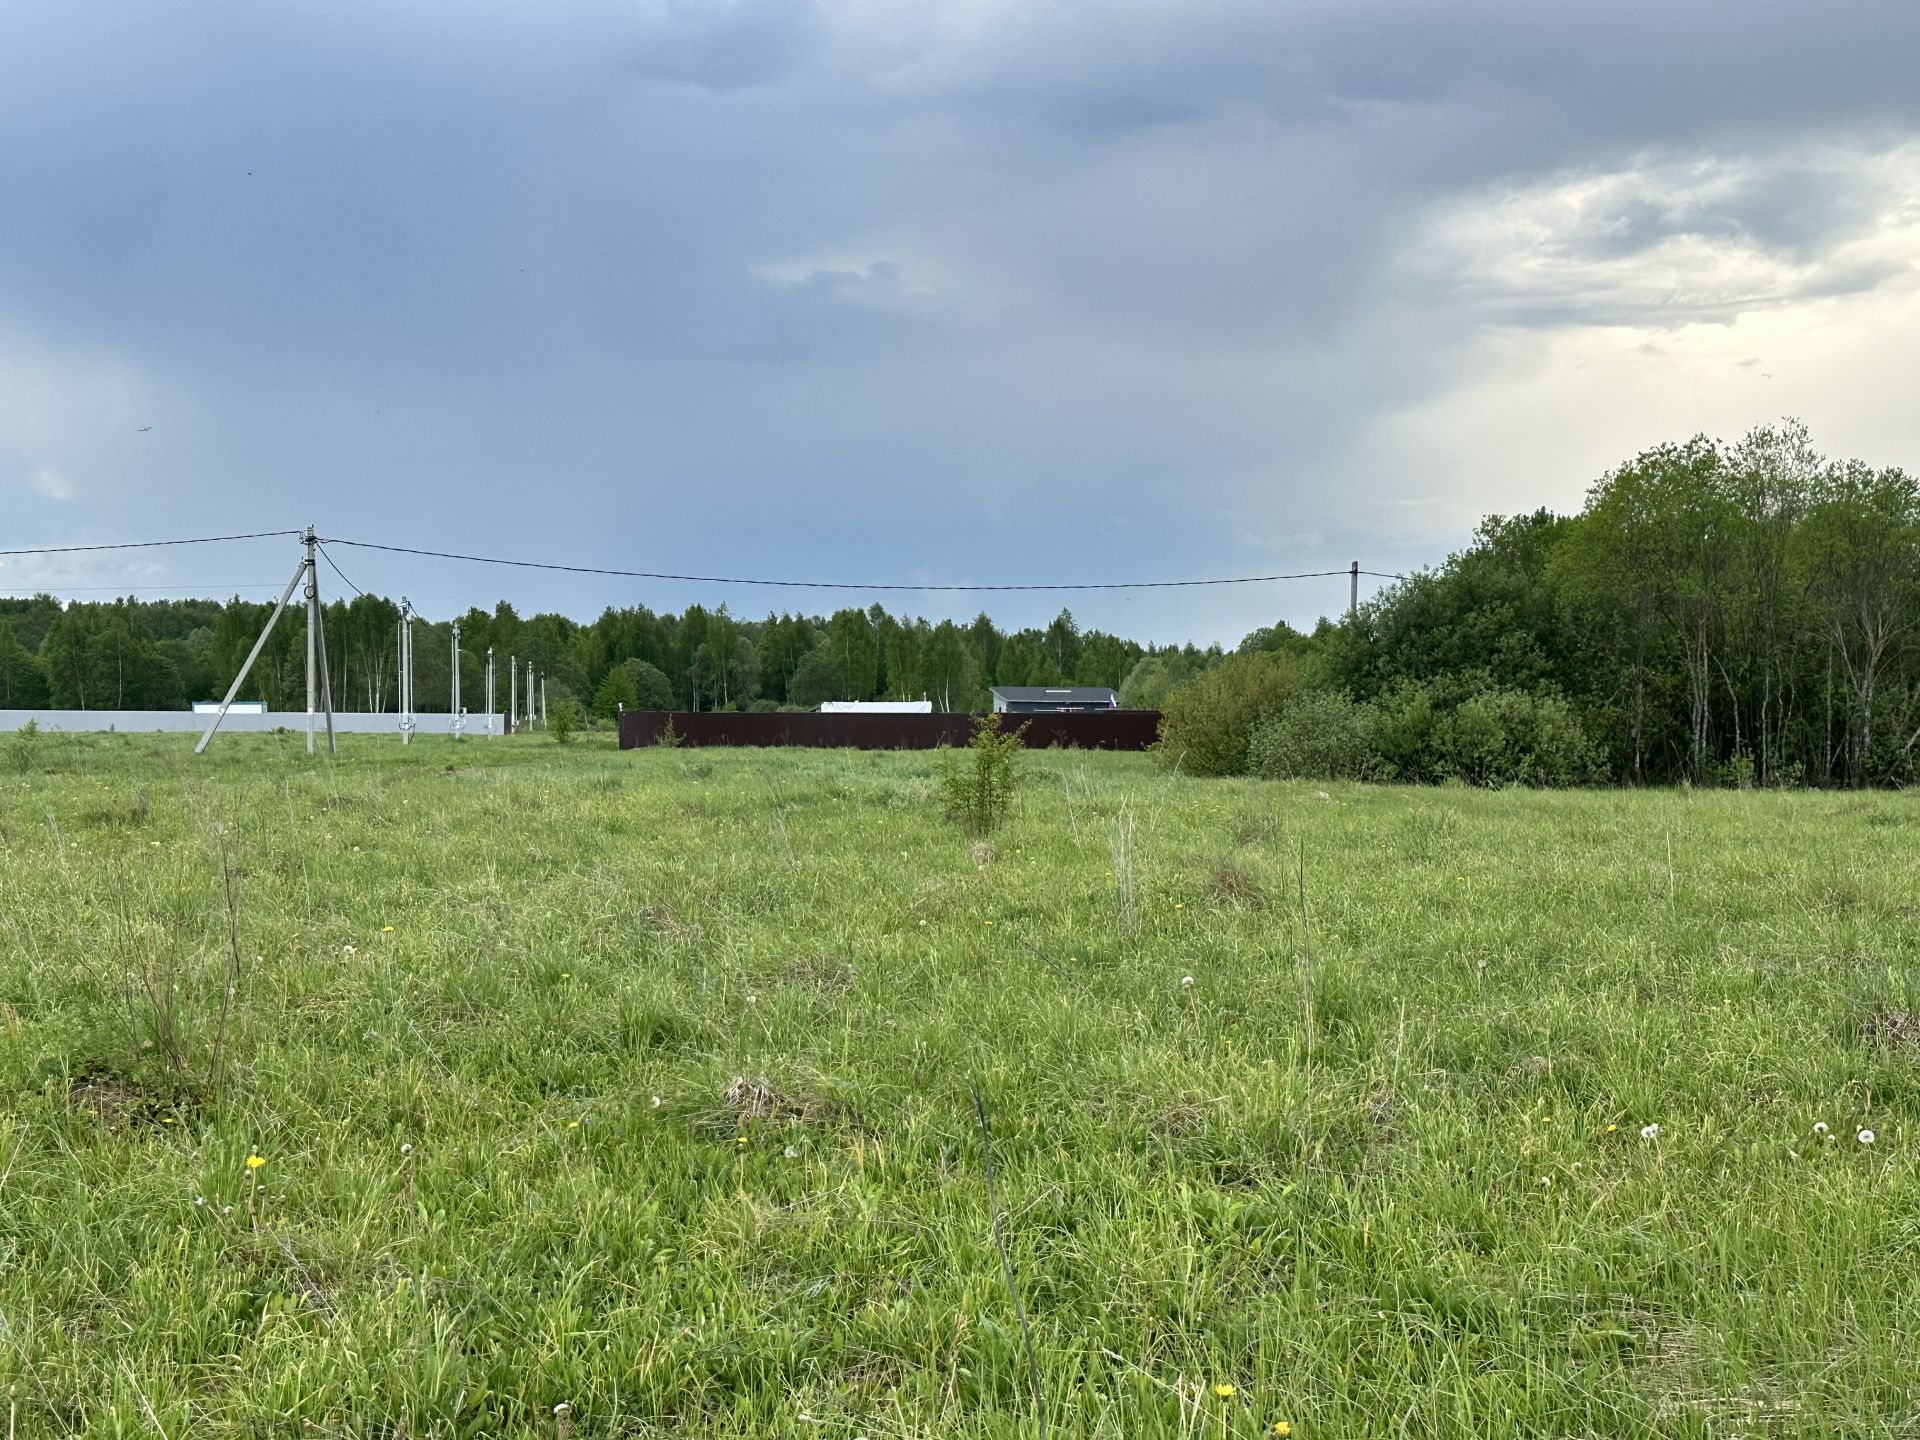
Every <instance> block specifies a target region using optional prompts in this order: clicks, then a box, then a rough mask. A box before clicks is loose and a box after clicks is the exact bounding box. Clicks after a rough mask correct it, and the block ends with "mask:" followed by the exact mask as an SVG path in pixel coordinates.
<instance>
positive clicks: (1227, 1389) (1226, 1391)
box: [1213, 1380, 1234, 1400]
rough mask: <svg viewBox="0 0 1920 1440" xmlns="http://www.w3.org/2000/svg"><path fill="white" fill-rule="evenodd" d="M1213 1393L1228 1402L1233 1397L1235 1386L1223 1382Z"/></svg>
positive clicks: (1215, 1387) (1214, 1388)
mask: <svg viewBox="0 0 1920 1440" xmlns="http://www.w3.org/2000/svg"><path fill="white" fill-rule="evenodd" d="M1213 1393H1214V1394H1216V1395H1218V1396H1219V1397H1220V1398H1221V1399H1222V1400H1226V1399H1228V1398H1230V1397H1231V1396H1232V1395H1233V1393H1234V1389H1233V1386H1231V1385H1229V1384H1227V1383H1226V1382H1225V1381H1224V1380H1223V1381H1221V1382H1220V1383H1219V1384H1218V1385H1216V1386H1214V1387H1213Z"/></svg>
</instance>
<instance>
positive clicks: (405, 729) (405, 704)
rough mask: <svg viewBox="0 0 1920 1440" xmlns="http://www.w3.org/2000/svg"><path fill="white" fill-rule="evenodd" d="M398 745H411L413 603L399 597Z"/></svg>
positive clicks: (404, 597)
mask: <svg viewBox="0 0 1920 1440" xmlns="http://www.w3.org/2000/svg"><path fill="white" fill-rule="evenodd" d="M400 743H401V744H402V745H411V744H412V743H413V603H412V602H411V601H410V600H408V599H407V597H406V596H404V595H402V596H401V597H400Z"/></svg>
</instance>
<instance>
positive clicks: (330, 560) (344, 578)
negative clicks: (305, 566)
mask: <svg viewBox="0 0 1920 1440" xmlns="http://www.w3.org/2000/svg"><path fill="white" fill-rule="evenodd" d="M314 548H315V549H316V550H318V551H319V552H320V558H321V559H322V560H324V561H326V562H327V565H328V567H329V568H330V569H331V570H332V571H333V573H334V574H336V575H338V576H339V577H340V583H341V584H343V585H345V586H346V587H347V588H348V589H349V590H351V591H353V593H354V594H356V595H365V594H366V593H367V592H366V591H364V590H362V589H361V588H360V587H359V586H358V585H356V584H354V583H353V581H351V580H349V579H347V572H346V571H344V570H342V569H341V568H340V567H339V566H338V565H337V564H335V563H334V559H333V556H331V555H329V554H328V553H327V547H326V546H324V545H321V544H318V543H316V544H315V545H314Z"/></svg>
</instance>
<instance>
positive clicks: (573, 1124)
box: [567, 1120, 580, 1130]
mask: <svg viewBox="0 0 1920 1440" xmlns="http://www.w3.org/2000/svg"><path fill="white" fill-rule="evenodd" d="M579 1128H580V1122H579V1121H578V1120H569V1121H567V1129H569V1130H578V1129H579Z"/></svg>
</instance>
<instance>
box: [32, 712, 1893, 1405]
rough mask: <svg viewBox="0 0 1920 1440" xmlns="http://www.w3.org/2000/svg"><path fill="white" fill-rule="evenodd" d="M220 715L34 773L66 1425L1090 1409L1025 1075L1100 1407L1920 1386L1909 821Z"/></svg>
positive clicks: (42, 1377)
mask: <svg viewBox="0 0 1920 1440" xmlns="http://www.w3.org/2000/svg"><path fill="white" fill-rule="evenodd" d="M189 743H190V742H189V741H188V740H186V739H183V738H181V737H145V736H108V737H98V738H91V739H79V738H74V737H64V736H44V737H41V738H40V741H39V743H38V744H36V746H35V747H34V749H35V753H34V755H33V757H32V761H31V764H30V766H29V768H27V769H26V770H24V771H16V770H15V769H14V768H13V767H11V766H8V765H6V764H5V763H4V760H5V757H4V756H0V1021H3V1022H4V1029H3V1030H0V1077H3V1078H4V1085H5V1094H6V1099H5V1102H4V1109H5V1113H4V1117H3V1118H0V1378H4V1382H5V1384H6V1386H7V1394H8V1397H9V1398H8V1400H7V1404H8V1407H9V1409H8V1415H7V1419H6V1423H7V1425H8V1427H9V1428H8V1430H7V1434H8V1435H9V1436H14V1435H19V1436H37V1435H50V1434H69V1433H77V1434H85V1435H100V1436H121V1435H124V1436H136V1435H138V1436H147V1435H165V1436H169V1437H176V1440H178V1437H188V1436H194V1437H198V1436H214V1437H227V1436H248V1437H253V1436H289V1437H291V1436H329V1435H338V1436H375V1435H378V1436H396V1437H397V1436H406V1437H425V1436H561V1435H567V1434H570V1435H571V1436H572V1437H576V1440H579V1437H587V1436H616V1435H617V1436H630V1435H652V1434H689V1435H712V1436H769V1435H806V1436H820V1437H846V1440H853V1437H856V1436H868V1437H876V1440H877V1437H881V1436H920V1435H942V1436H945V1435H954V1436H1032V1435H1036V1434H1037V1433H1039V1432H1038V1426H1037V1415H1036V1401H1035V1397H1034V1395H1033V1393H1032V1386H1031V1384H1030V1381H1029V1376H1028V1369H1027V1359H1026V1355H1025V1353H1024V1349H1023V1343H1022V1336H1021V1327H1020V1322H1019V1319H1018V1316H1017V1312H1016V1309H1015V1306H1014V1303H1013V1298H1012V1296H1011V1295H1010V1293H1009V1290H1008V1286H1007V1282H1006V1278H1005V1275H1004V1274H1003V1269H1002V1266H1001V1263H1000V1260H999V1257H998V1255H997V1254H996V1252H995V1248H994V1231H995V1225H994V1218H995V1215H994V1207H993V1206H991V1205H990V1203H989V1198H988V1186H987V1172H986V1161H987V1160H988V1158H989V1156H988V1154H987V1152H986V1149H985V1142H984V1141H983V1135H982V1132H981V1128H980V1125H979V1123H978V1121H977V1119H976V1116H975V1112H974V1107H973V1099H972V1093H973V1090H974V1088H975V1087H977V1089H978V1093H979V1096H980V1099H981V1101H982V1105H983V1108H984V1111H985V1113H986V1116H987V1119H988V1124H989V1126H990V1128H991V1159H992V1161H993V1164H994V1167H995V1180H996V1182H997V1192H996V1193H997V1199H998V1202H999V1203H998V1212H999V1217H1000V1220H1001V1228H1002V1230H1003V1233H1004V1236H1005V1244H1006V1250H1007V1260H1008V1264H1009V1266H1010V1268H1011V1271H1012V1273H1013V1277H1014V1280H1015V1283H1016V1285H1017V1287H1018V1290H1019V1295H1020V1298H1021V1300H1022V1301H1023V1302H1024V1306H1025V1310H1026V1313H1027V1315H1028V1316H1029V1317H1030V1318H1031V1322H1032V1331H1033V1344H1034V1352H1035V1359H1036V1361H1037V1371H1038V1378H1039V1383H1040V1388H1041V1390H1042V1392H1043V1394H1044V1402H1045V1406H1046V1413H1047V1417H1048V1421H1049V1433H1051V1434H1052V1435H1056V1436H1061V1437H1068V1436H1114V1437H1119V1436H1127V1437H1158V1436H1167V1437H1173V1436H1180V1437H1188V1436H1191V1437H1202V1440H1203V1437H1211V1436H1238V1437H1252V1436H1256V1435H1262V1434H1273V1433H1275V1427H1276V1426H1280V1427H1282V1432H1281V1433H1286V1432H1289V1431H1290V1433H1291V1434H1292V1435H1295V1436H1300V1437H1304V1440H1312V1437H1319V1436H1360V1435H1408V1436H1469V1435H1471V1436H1539V1435H1568V1436H1585V1435H1647V1436H1652V1435H1659V1436H1734V1435H1761V1434H1781V1435H1816V1434H1817V1435H1857V1436H1867V1435H1885V1434H1894V1433H1914V1431H1915V1428H1916V1427H1917V1426H1920V1341H1917V1340H1916V1325H1917V1324H1920V1264H1916V1260H1917V1259H1920V1187H1917V1186H1916V1183H1915V1165H1914V1154H1915V1142H1916V1137H1917V1136H1920V1131H1916V1121H1920V1094H1917V1093H1916V1085H1915V1081H1916V1049H1915V1047H1916V1046H1917V1045H1920V1023H1917V1022H1916V1021H1915V1020H1914V1018H1913V1016H1914V1012H1915V1011H1917V1010H1920V957H1917V956H1916V948H1917V946H1916V929H1915V906H1916V905H1920V883H1917V882H1920V852H1917V851H1916V844H1915V842H1916V839H1920V811H1916V808H1915V802H1914V801H1913V800H1912V799H1909V798H1908V797H1906V796H1903V795H1896V794H1818V793H1814V794H1771V793H1769V794H1761V793H1740V792H1721V793H1684V792H1642V793H1617V792H1612V793H1607V792H1592V793H1572V794H1568V793H1560V794H1545V793H1531V792H1522V791H1504V792H1474V791H1468V790H1464V789H1390V788H1362V787H1350V786H1327V787H1321V786H1315V785H1311V784H1304V785H1279V784H1263V783H1258V782H1230V781H1196V780H1192V779H1185V778H1179V777H1170V776H1168V775H1166V774H1163V773H1161V772H1159V771H1157V770H1156V769H1154V768H1153V767H1152V766H1151V764H1150V763H1149V762H1148V761H1146V760H1145V759H1143V758H1140V757H1128V756H1111V755H1099V754H1082V753H1071V752H1051V753H1047V754H1043V755H1036V756H1034V757H1032V760H1031V775H1030V778H1029V781H1028V783H1027V785H1026V787H1025V788H1024V789H1023V791H1022V792H1021V794H1020V797H1019V799H1018V801H1017V803H1016V806H1015V810H1014V814H1013V817H1012V819H1011V820H1010V821H1009V823H1008V824H1006V825H1005V826H1004V827H1003V828H1002V829H1001V830H1000V831H999V832H998V833H997V834H996V835H995V836H994V837H993V839H992V841H991V842H990V843H988V844H979V845H976V843H975V842H974V841H973V840H972V838H971V837H970V836H968V835H967V834H966V833H965V832H963V831H962V830H961V829H959V828H958V827H957V826H955V825H953V824H951V823H949V822H948V821H946V820H944V819H943V818H942V816H941V815H940V813H939V802H938V799H937V796H938V790H939V783H938V767H937V764H936V761H935V758H934V757H933V756H930V755H925V754H918V755H916V754H857V753H841V752H801V751H759V752H752V751H743V752H726V751H694V750H686V749H680V750H651V751H641V752H634V753H629V754H620V753H618V752H616V751H613V750H611V749H610V748H607V747H606V746H605V745H604V744H596V743H576V744H575V745H572V746H569V747H557V746H554V745H553V744H551V743H550V742H549V741H547V740H545V739H544V738H541V737H516V738H513V739H509V740H495V741H491V742H489V741H485V740H479V739H470V740H468V741H466V742H464V743H463V744H460V745H459V746H457V747H456V746H455V745H454V744H453V743H452V742H451V741H449V740H446V739H444V738H433V739H428V738H423V739H422V740H420V741H419V742H418V743H416V744H415V745H413V746H412V747H411V748H409V749H407V750H404V751H403V750H402V749H401V748H400V747H399V746H398V745H397V743H395V742H392V741H384V740H374V739H367V738H361V737H347V739H346V740H345V742H344V753H343V755H342V756H341V758H340V759H339V760H338V761H337V762H332V763H329V762H327V761H326V760H324V759H322V760H319V761H309V760H308V759H307V757H306V756H305V754H304V750H303V746H302V743H301V741H300V740H299V739H296V738H295V737H288V736H280V737H275V736H259V737H252V736H248V737H233V738H231V739H223V740H221V741H220V742H219V743H218V746H217V748H216V749H215V750H214V751H212V752H210V753H209V754H208V755H207V756H205V757H202V758H200V759H197V760H196V759H194V758H193V757H192V756H191V755H190V754H189ZM1302 857H1304V869H1303V872H1302ZM1303 877H1304V887H1303V886H1302V883H1301V882H1302V878H1303ZM229 885H231V889H232V894H233V902H234V915H235V916H236V917H237V918H236V919H235V920H234V921H233V924H232V928H231V932H230V928H229V910H228V900H227V892H228V887H229ZM1303 888H1304V897H1305V914H1306V917H1307V924H1308V927H1309V933H1310V940H1311V961H1310V964H1309V963H1308V962H1307V960H1306V947H1304V946H1303V944H1302V923H1301V917H1302V901H1301V891H1302V889H1303ZM229 977H230V978H231V980H232V1002H231V1006H230V1009H229V1011H228V1019H227V1020H226V1022H225V1023H224V1026H223V1024H222V1021H221V1014H222V1009H223V1005H222V998H223V991H224V990H225V988H226V985H227V980H228V978H229ZM1186 977H1191V984H1187V983H1185V982H1186ZM216 1047H218V1048H219V1049H220V1051H221V1053H220V1055H219V1057H218V1059H216V1057H215V1050H216ZM1816 1122H1819V1123H1822V1124H1824V1125H1826V1126H1827V1127H1829V1128H1828V1133H1827V1135H1826V1136H1825V1137H1822V1136H1819V1135H1817V1134H1816V1133H1815V1130H1814V1126H1815V1124H1816ZM1648 1126H1657V1127H1658V1130H1657V1133H1653V1132H1649V1133H1650V1135H1651V1138H1643V1137H1642V1130H1643V1127H1648ZM1863 1128H1870V1129H1871V1130H1872V1131H1873V1132H1874V1135H1875V1138H1874V1142H1873V1143H1872V1144H1871V1145H1867V1144H1862V1143H1861V1142H1860V1140H1859V1139H1858V1138H1857V1135H1858V1132H1859V1131H1860V1130H1862V1129H1863ZM250 1157H254V1158H257V1159H258V1160H259V1161H261V1162H263V1163H260V1164H258V1165H255V1166H253V1167H252V1168H249V1164H248V1162H249V1158H250ZM563 1404H564V1405H565V1406H567V1407H568V1409H567V1411H566V1412H565V1413H564V1414H562V1415H559V1416H556V1413H555V1407H556V1406H560V1405H563Z"/></svg>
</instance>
